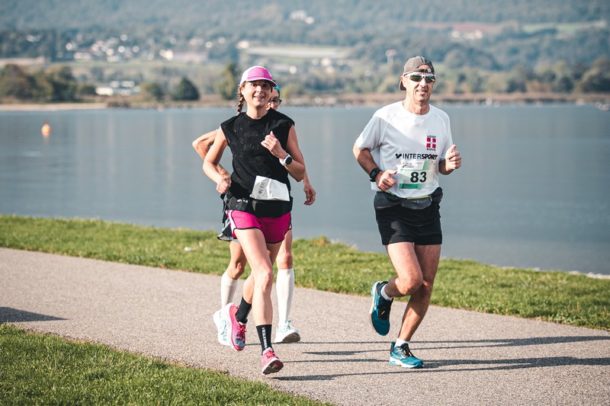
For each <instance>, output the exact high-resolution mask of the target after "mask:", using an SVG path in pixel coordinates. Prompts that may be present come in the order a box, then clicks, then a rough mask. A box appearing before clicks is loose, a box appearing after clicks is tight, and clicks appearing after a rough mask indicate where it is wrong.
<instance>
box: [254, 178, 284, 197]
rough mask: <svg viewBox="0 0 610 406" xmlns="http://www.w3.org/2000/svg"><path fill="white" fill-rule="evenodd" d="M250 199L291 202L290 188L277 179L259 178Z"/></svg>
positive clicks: (255, 181)
mask: <svg viewBox="0 0 610 406" xmlns="http://www.w3.org/2000/svg"><path fill="white" fill-rule="evenodd" d="M250 197H252V198H254V199H258V200H283V201H285V202H289V201H290V194H289V193H288V186H286V185H285V184H284V183H282V182H280V181H277V180H275V179H270V178H266V177H264V176H257V177H256V179H255V180H254V187H253V188H252V193H250Z"/></svg>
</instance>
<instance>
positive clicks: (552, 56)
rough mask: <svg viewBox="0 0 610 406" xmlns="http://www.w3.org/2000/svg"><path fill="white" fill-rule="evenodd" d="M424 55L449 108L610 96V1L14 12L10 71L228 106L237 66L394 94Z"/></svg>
mask: <svg viewBox="0 0 610 406" xmlns="http://www.w3.org/2000/svg"><path fill="white" fill-rule="evenodd" d="M416 54H423V55H426V56H427V57H429V58H430V59H432V60H433V61H434V64H435V66H436V67H437V68H439V71H440V72H442V75H443V76H442V79H443V80H441V81H439V82H438V84H437V89H438V91H439V92H445V93H448V94H453V93H455V94H462V93H485V92H494V93H514V92H519V93H523V92H559V93H570V92H574V91H575V92H601V91H604V92H607V91H609V90H610V73H608V72H610V69H607V68H608V66H610V0H512V1H508V0H367V1H360V0H283V1H282V0H267V1H265V2H254V1H251V0H241V1H236V0H163V1H162V0H0V59H2V61H0V64H1V63H11V61H15V59H14V58H32V59H33V60H35V61H38V60H42V61H43V62H42V63H41V64H42V65H46V64H47V63H51V64H73V65H74V69H75V70H74V73H75V76H76V77H77V79H78V80H79V81H81V82H88V83H96V84H100V83H108V82H112V81H124V80H129V81H132V82H134V83H142V82H149V83H151V82H154V83H153V85H155V86H156V85H160V87H161V88H162V89H163V90H164V91H165V92H166V93H167V91H169V89H170V88H171V87H172V86H173V85H174V82H175V81H176V80H178V79H180V78H181V77H188V78H190V79H192V80H193V81H194V83H195V84H196V85H197V86H198V87H199V89H200V90H201V92H202V93H203V94H217V93H218V92H219V89H218V86H219V85H218V84H217V83H216V82H218V81H221V80H222V78H223V77H225V76H226V75H225V74H224V73H223V69H224V67H225V66H229V64H234V65H235V66H237V67H238V68H240V67H244V66H249V65H253V64H264V65H266V66H269V67H271V68H272V69H273V72H274V75H277V77H278V78H279V79H280V81H282V82H289V83H290V85H291V86H292V89H288V88H285V91H286V92H288V93H289V92H290V91H291V92H292V93H293V94H310V93H318V92H331V93H332V92H335V93H341V92H354V93H371V92H380V93H384V92H391V91H394V90H395V89H396V77H397V75H399V74H400V72H401V68H402V63H403V62H404V60H405V59H406V58H408V57H409V56H413V55H416ZM7 61H8V62H7ZM12 63H15V62H12ZM35 63H39V62H35ZM11 69H12V70H11V72H14V71H17V69H16V68H11ZM50 74H51V75H52V72H51V73H50ZM6 75H8V74H6ZM6 75H5V76H6ZM23 75H26V73H23ZM7 78H8V76H7ZM0 79H2V78H1V77H0ZM9 79H10V78H9ZM9 79H7V81H8V82H9V83H13V82H14V80H9ZM32 80H34V79H32ZM34 82H35V80H34ZM28 83H29V82H28ZM0 90H2V89H0Z"/></svg>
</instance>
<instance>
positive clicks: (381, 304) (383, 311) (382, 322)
mask: <svg viewBox="0 0 610 406" xmlns="http://www.w3.org/2000/svg"><path fill="white" fill-rule="evenodd" d="M387 284H388V282H387V281H377V282H375V283H374V284H373V288H372V289H371V296H372V299H373V303H372V304H371V311H370V313H371V324H372V325H373V328H374V329H375V331H376V332H377V334H380V335H382V336H385V335H387V334H388V332H389V331H390V309H391V308H392V300H389V301H388V300H385V299H384V298H383V296H381V289H382V288H383V287H384V286H385V285H387Z"/></svg>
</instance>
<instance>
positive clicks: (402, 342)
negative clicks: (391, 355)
mask: <svg viewBox="0 0 610 406" xmlns="http://www.w3.org/2000/svg"><path fill="white" fill-rule="evenodd" d="M403 344H409V342H408V341H405V340H401V339H400V338H397V339H396V344H394V346H396V347H400V346H401V345H403Z"/></svg>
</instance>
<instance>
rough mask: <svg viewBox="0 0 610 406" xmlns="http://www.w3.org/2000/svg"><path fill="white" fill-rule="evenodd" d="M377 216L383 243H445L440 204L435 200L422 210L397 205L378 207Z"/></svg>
mask: <svg viewBox="0 0 610 406" xmlns="http://www.w3.org/2000/svg"><path fill="white" fill-rule="evenodd" d="M375 217H376V219H377V226H378V227H379V234H380V235H381V243H382V244H383V245H388V244H395V243H397V242H412V243H415V244H417V245H438V244H442V243H443V232H442V230H441V215H440V211H439V204H438V203H436V202H433V203H432V204H431V205H430V206H428V207H427V208H425V209H421V210H414V209H408V208H405V207H402V206H401V205H397V206H394V207H389V208H385V209H376V210H375Z"/></svg>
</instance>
